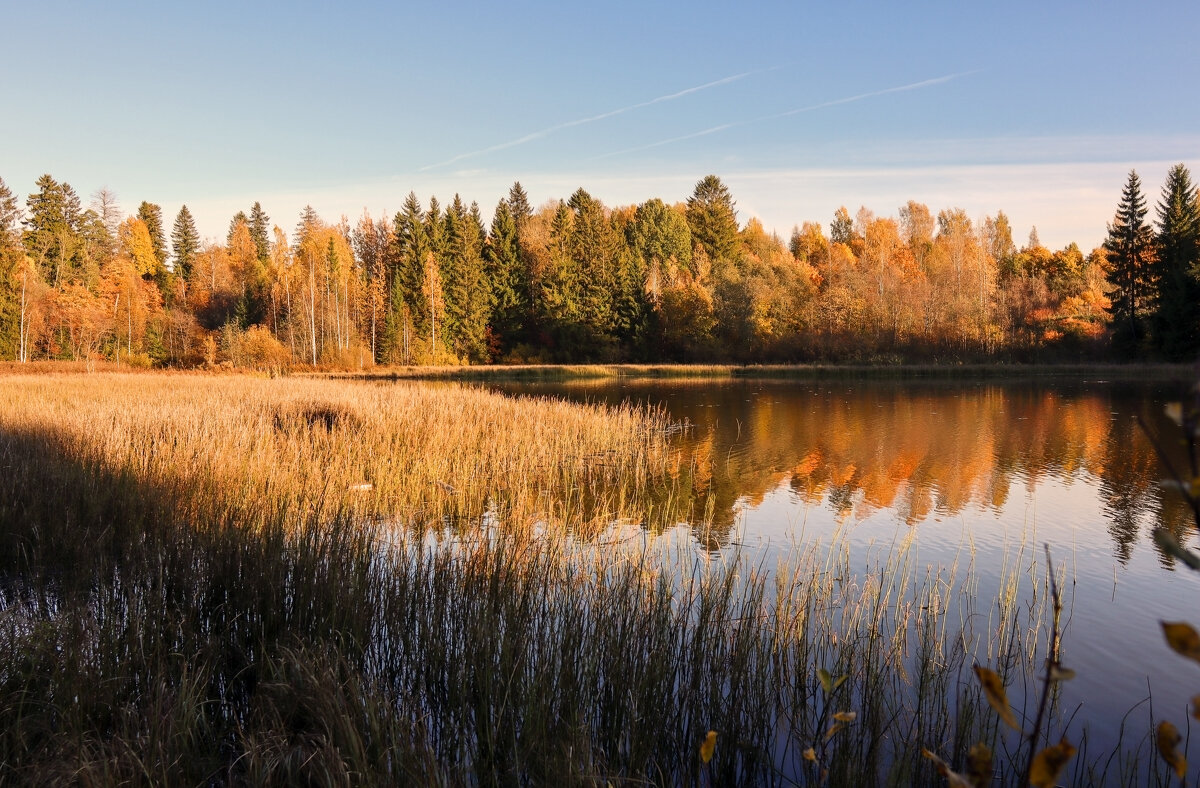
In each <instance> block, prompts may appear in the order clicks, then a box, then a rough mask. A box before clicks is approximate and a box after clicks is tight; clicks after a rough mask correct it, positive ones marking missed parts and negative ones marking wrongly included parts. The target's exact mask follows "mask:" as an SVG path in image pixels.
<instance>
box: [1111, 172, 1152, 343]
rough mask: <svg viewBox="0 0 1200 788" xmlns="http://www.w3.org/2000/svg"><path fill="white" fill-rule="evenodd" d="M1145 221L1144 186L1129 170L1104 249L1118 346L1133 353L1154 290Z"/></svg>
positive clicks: (1148, 234) (1150, 236) (1149, 238)
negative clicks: (1106, 257)
mask: <svg viewBox="0 0 1200 788" xmlns="http://www.w3.org/2000/svg"><path fill="white" fill-rule="evenodd" d="M1145 219H1146V199H1145V198H1144V197H1143V196H1142V182H1141V180H1140V179H1139V178H1138V174H1137V171H1136V170H1130V172H1129V179H1128V180H1127V181H1126V183H1125V189H1124V190H1123V191H1122V193H1121V202H1120V203H1119V204H1118V205H1117V213H1116V216H1114V217H1113V221H1112V223H1111V224H1109V225H1108V238H1107V239H1106V240H1105V241H1104V249H1105V251H1106V252H1107V254H1108V264H1109V272H1108V280H1109V282H1110V283H1111V284H1112V287H1113V293H1112V315H1113V322H1114V326H1113V328H1114V332H1115V336H1116V339H1117V340H1118V343H1119V344H1123V345H1126V346H1130V347H1133V348H1134V349H1136V346H1137V343H1138V342H1139V340H1140V339H1141V337H1142V334H1143V329H1142V321H1143V319H1144V317H1145V314H1146V311H1147V308H1148V306H1149V304H1150V302H1151V299H1152V296H1153V290H1154V281H1153V272H1152V270H1151V265H1152V262H1153V257H1154V238H1153V236H1152V235H1151V232H1150V228H1149V227H1148V226H1147V225H1146V222H1145Z"/></svg>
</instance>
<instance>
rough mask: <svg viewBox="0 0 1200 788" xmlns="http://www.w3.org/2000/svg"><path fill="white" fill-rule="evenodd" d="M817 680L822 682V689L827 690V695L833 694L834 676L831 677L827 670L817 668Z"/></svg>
mask: <svg viewBox="0 0 1200 788" xmlns="http://www.w3.org/2000/svg"><path fill="white" fill-rule="evenodd" d="M817 679H818V680H819V681H820V682H821V689H823V690H825V694H826V695H828V694H829V693H831V692H833V676H831V675H829V671H828V670H825V668H817Z"/></svg>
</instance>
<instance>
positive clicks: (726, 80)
mask: <svg viewBox="0 0 1200 788" xmlns="http://www.w3.org/2000/svg"><path fill="white" fill-rule="evenodd" d="M777 68H779V66H773V67H771V68H766V69H761V70H759V71H744V72H742V73H741V74H734V75H732V76H728V77H723V78H721V79H717V80H713V81H712V82H705V83H704V84H703V85H696V86H695V87H691V88H685V89H684V90H680V91H677V92H675V93H668V94H667V95H665V96H659V97H658V98H652V99H650V100H649V101H640V102H638V103H637V104H630V105H629V106H627V107H620V108H618V109H614V110H609V111H608V112H602V113H600V114H599V115H590V116H588V117H586V118H578V119H577V120H569V121H567V122H565V123H559V124H556V125H554V126H550V127H548V128H544V129H542V130H541V131H535V132H532V133H530V134H526V135H525V136H523V137H517V138H516V139H515V140H509V141H508V142H501V143H500V144H498V145H491V146H489V147H487V148H480V149H479V150H473V151H469V152H467V153H460V154H458V155H457V156H454V157H452V158H449V159H446V160H445V161H440V162H438V163H437V164H427V165H426V166H424V167H421V168H420V169H419V170H418V172H426V171H428V170H432V169H437V168H438V167H447V166H449V165H451V164H454V163H456V162H460V161H462V160H463V159H471V158H474V157H476V156H483V155H485V154H488V153H495V152H496V151H500V150H505V149H507V148H515V147H516V146H518V145H524V144H526V143H528V142H533V141H534V140H540V139H542V138H543V137H548V136H549V135H551V134H553V133H555V132H557V131H562V130H563V129H570V128H574V127H576V126H583V125H585V124H588V123H595V122H596V121H598V120H605V119H606V118H612V117H615V116H617V115H624V114H625V113H626V112H633V111H634V110H638V109H642V108H644V107H651V106H654V105H655V104H662V103H663V102H666V101H674V100H675V99H679V98H683V97H684V96H690V95H691V94H693V93H699V92H700V91H702V90H708V89H709V88H715V87H720V86H721V85H728V84H730V83H731V82H737V81H738V80H740V79H745V78H746V77H750V76H754V75H755V74H765V73H766V72H768V71H774V70H775V69H777Z"/></svg>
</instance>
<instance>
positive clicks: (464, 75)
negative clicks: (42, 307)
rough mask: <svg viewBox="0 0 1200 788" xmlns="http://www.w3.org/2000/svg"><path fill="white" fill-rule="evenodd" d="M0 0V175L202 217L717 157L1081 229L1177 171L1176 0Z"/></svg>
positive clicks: (540, 193)
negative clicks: (49, 181)
mask: <svg viewBox="0 0 1200 788" xmlns="http://www.w3.org/2000/svg"><path fill="white" fill-rule="evenodd" d="M405 5H407V6H408V7H407V8H401V7H400V6H399V4H391V3H378V4H368V3H357V4H355V3H343V4H334V3H329V4H314V3H294V4H291V3H290V4H284V3H271V4H267V3H263V4H253V3H246V4H242V3H228V4H227V3H209V2H200V3H189V4H186V5H184V4H177V3H172V2H156V3H127V2H112V3H92V4H86V5H85V4H74V3H60V2H45V1H42V2H36V1H35V0H25V1H23V2H10V3H7V4H6V7H5V9H4V12H3V16H2V17H0V18H2V20H3V21H2V23H0V58H2V59H3V72H2V73H3V77H2V78H0V106H2V107H3V111H2V112H0V177H3V178H4V180H5V182H6V183H8V185H9V187H10V188H11V189H13V191H15V192H17V193H18V194H19V195H21V197H22V199H23V198H24V195H25V194H26V193H27V192H28V191H29V190H31V189H32V188H33V183H34V181H35V180H36V178H37V177H38V176H39V175H41V174H42V173H44V172H49V173H50V174H52V175H53V176H54V177H55V178H57V179H59V180H65V181H68V182H70V183H71V184H72V185H73V186H74V187H75V189H76V190H77V191H78V192H79V193H80V195H81V196H82V197H83V198H84V199H85V201H86V200H87V198H88V196H89V195H90V194H91V193H92V192H94V191H95V190H96V189H98V188H100V187H101V186H107V187H109V188H110V189H112V190H113V191H115V192H116V194H117V196H118V198H119V200H120V202H121V205H122V207H123V208H124V209H125V210H126V211H129V212H132V211H134V210H136V208H137V205H138V203H139V202H140V201H142V200H150V201H152V202H157V203H159V204H161V205H162V206H163V208H164V211H165V213H166V214H167V218H168V222H169V221H171V220H173V217H174V214H175V212H176V211H178V209H179V206H180V205H181V204H182V203H185V202H186V203H187V204H188V206H189V208H190V209H191V210H192V212H193V213H194V214H195V215H196V217H197V220H198V222H199V224H200V228H201V231H202V233H203V234H205V235H209V236H223V235H224V229H225V227H226V226H227V224H228V221H229V218H230V216H231V215H232V214H233V213H234V212H235V211H237V210H238V209H246V208H248V207H249V205H250V203H251V202H253V201H254V200H259V201H261V202H262V204H263V207H264V208H265V209H266V210H267V212H268V214H270V216H271V218H272V221H273V222H275V223H278V224H279V225H281V226H282V227H284V228H285V229H287V230H289V231H290V230H291V228H292V227H293V226H294V225H295V223H296V220H297V218H298V216H299V212H300V209H301V208H302V207H303V206H304V204H305V203H311V204H312V205H313V207H314V208H316V209H317V211H318V212H319V213H321V215H322V216H323V217H325V218H326V219H327V220H330V221H336V220H337V219H338V218H339V217H340V216H341V215H342V214H346V215H348V216H349V218H350V219H351V221H353V220H355V219H356V218H357V217H358V216H359V215H361V213H362V211H363V209H364V208H365V209H368V210H370V211H371V213H372V214H374V215H381V214H383V213H385V212H386V213H388V214H390V213H392V212H394V211H395V210H396V209H398V208H399V206H400V204H401V202H402V200H403V198H404V196H405V195H406V194H407V193H408V192H409V191H410V190H415V191H416V192H417V194H418V195H419V196H420V197H421V199H422V201H426V200H427V199H428V197H429V196H430V195H431V194H432V195H436V196H437V197H438V198H439V199H440V200H442V202H443V203H445V202H446V201H448V200H449V199H450V198H451V197H452V196H453V195H454V193H455V192H459V193H461V194H462V195H463V197H464V198H465V199H467V200H468V201H469V200H476V201H478V202H479V204H480V207H481V208H482V209H483V211H484V213H485V215H490V213H491V210H492V207H493V206H494V205H495V203H496V201H497V200H498V199H500V198H501V197H502V196H504V194H505V193H506V192H507V189H508V186H509V185H510V184H511V183H512V182H513V181H514V180H520V181H521V182H522V184H523V185H524V186H525V187H526V190H527V191H528V192H529V193H530V196H531V198H532V199H533V201H534V202H535V203H541V202H543V201H545V200H548V199H551V198H559V197H561V198H565V197H567V196H569V195H570V193H571V192H572V191H574V189H575V188H577V187H579V186H583V187H584V188H586V189H587V190H588V191H589V192H591V193H592V194H593V195H594V196H596V197H598V198H599V199H601V200H603V201H604V202H605V203H607V204H609V205H622V204H631V203H637V202H641V201H642V200H645V199H647V198H650V197H661V198H663V199H665V200H667V201H676V200H683V199H685V198H686V197H687V196H688V195H689V194H690V193H691V190H692V186H693V185H694V184H695V182H696V181H697V180H699V179H700V178H701V177H703V176H704V175H706V174H708V173H715V174H717V175H719V176H721V177H722V178H723V179H724V180H725V182H726V183H727V185H728V186H729V187H730V190H731V191H732V193H733V196H734V198H735V200H737V203H738V209H739V218H740V219H742V220H743V221H745V220H746V219H747V218H749V217H751V216H757V217H759V218H760V219H762V221H763V222H764V224H766V225H767V226H768V227H769V228H771V229H775V230H778V231H779V232H780V233H781V234H784V235H786V234H787V233H788V232H789V231H790V229H791V227H792V226H793V225H794V224H797V223H800V222H803V221H806V220H811V221H819V222H821V223H822V224H826V225H827V224H828V222H829V220H830V219H831V217H832V215H833V212H834V211H835V210H836V209H837V207H838V206H839V205H843V204H845V205H847V206H848V207H849V208H850V210H851V212H852V213H853V212H854V211H856V210H857V208H858V206H860V205H865V206H866V207H868V208H870V209H872V210H873V211H875V212H876V214H879V215H894V214H895V213H896V211H897V208H898V207H899V206H900V205H902V204H903V203H904V202H905V201H906V200H908V199H915V200H918V201H921V202H925V203H927V204H928V205H929V206H930V208H931V209H933V210H934V211H935V212H936V211H937V210H939V209H942V208H948V207H962V208H965V209H966V210H967V211H968V213H969V214H970V215H971V216H972V217H975V218H979V217H982V216H983V215H985V214H994V213H995V212H996V211H997V210H1003V211H1005V212H1006V213H1007V214H1008V215H1009V217H1010V219H1011V220H1012V222H1013V225H1014V229H1015V232H1016V235H1017V241H1018V243H1021V242H1023V240H1024V238H1025V236H1026V235H1027V234H1028V232H1029V228H1030V226H1031V225H1034V224H1036V225H1037V227H1038V231H1039V234H1040V236H1041V239H1042V241H1043V242H1044V243H1046V244H1047V245H1050V246H1055V247H1057V246H1061V245H1064V244H1066V243H1068V242H1070V241H1078V242H1079V244H1080V245H1081V246H1083V247H1084V248H1085V250H1086V249H1089V248H1091V247H1092V246H1094V245H1095V244H1097V243H1099V242H1100V240H1102V238H1103V236H1104V232H1105V222H1107V221H1108V220H1109V219H1110V218H1111V216H1112V213H1113V209H1114V208H1115V206H1116V203H1117V200H1118V198H1119V196H1120V189H1121V186H1122V184H1123V183H1124V181H1125V178H1126V175H1127V173H1128V171H1129V169H1130V168H1133V167H1136V168H1137V169H1138V171H1139V173H1140V174H1141V175H1142V180H1143V183H1144V184H1145V186H1146V189H1147V197H1148V199H1149V200H1150V202H1151V203H1153V202H1154V201H1156V200H1157V199H1158V193H1159V189H1160V188H1161V184H1162V180H1163V176H1164V174H1165V172H1166V170H1167V168H1168V167H1169V166H1170V165H1171V164H1173V163H1175V162H1180V161H1182V162H1184V163H1185V164H1187V165H1188V166H1189V167H1190V168H1192V170H1193V175H1194V176H1197V177H1200V172H1197V171H1196V170H1197V168H1198V167H1200V102H1197V101H1196V100H1195V97H1196V95H1198V93H1200V44H1198V41H1200V5H1198V4H1196V3H1190V2H1172V3H1156V4H1152V5H1150V4H1148V5H1147V6H1146V7H1143V6H1142V5H1141V4H1132V3H1128V2H1126V3H1120V4H1117V3H1101V2H1086V3H1012V2H1010V3H993V4H988V5H987V6H986V7H984V6H983V4H979V3H963V2H954V3H949V2H947V3H938V4H921V3H893V2H889V3H878V4H865V3H859V4H842V5H840V6H837V7H835V5H834V4H832V3H757V4H754V3H745V4H732V3H728V2H722V3H679V4H665V3H653V2H649V3H648V2H623V1H622V0H614V1H612V2H607V3H572V2H554V3H521V2H508V3H486V4H484V3H480V4H469V3H456V4H439V3H421V4H405Z"/></svg>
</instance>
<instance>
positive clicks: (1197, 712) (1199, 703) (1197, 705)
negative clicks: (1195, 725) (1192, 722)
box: [1192, 695, 1200, 720]
mask: <svg viewBox="0 0 1200 788" xmlns="http://www.w3.org/2000/svg"><path fill="white" fill-rule="evenodd" d="M1192 719H1197V720H1200V695H1193V696H1192Z"/></svg>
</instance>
